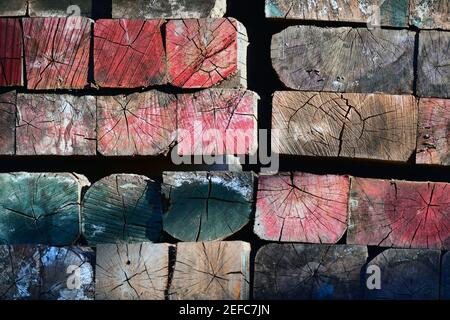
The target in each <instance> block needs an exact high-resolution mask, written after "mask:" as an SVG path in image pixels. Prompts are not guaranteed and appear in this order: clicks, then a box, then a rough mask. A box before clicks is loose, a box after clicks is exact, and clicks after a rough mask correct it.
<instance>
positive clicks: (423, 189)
mask: <svg viewBox="0 0 450 320" xmlns="http://www.w3.org/2000/svg"><path fill="white" fill-rule="evenodd" d="M448 188H449V184H447V183H432V182H408V181H396V180H391V181H388V180H376V179H364V178H352V182H351V191H350V205H349V210H350V223H349V228H348V233H347V242H348V243H350V244H360V245H374V246H382V247H391V246H392V247H399V248H424V249H440V250H448V249H449V248H450V208H449V206H448V203H449V193H448Z"/></svg>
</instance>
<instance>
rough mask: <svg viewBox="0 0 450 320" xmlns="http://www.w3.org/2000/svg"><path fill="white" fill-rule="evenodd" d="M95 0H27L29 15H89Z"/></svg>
mask: <svg viewBox="0 0 450 320" xmlns="http://www.w3.org/2000/svg"><path fill="white" fill-rule="evenodd" d="M92 1H95V0H28V12H29V15H30V16H31V17H69V16H83V17H90V16H91V12H92Z"/></svg>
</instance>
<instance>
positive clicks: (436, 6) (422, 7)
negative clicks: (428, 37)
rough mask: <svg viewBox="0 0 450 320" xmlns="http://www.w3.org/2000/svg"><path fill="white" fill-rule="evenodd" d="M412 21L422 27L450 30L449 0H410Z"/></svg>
mask: <svg viewBox="0 0 450 320" xmlns="http://www.w3.org/2000/svg"><path fill="white" fill-rule="evenodd" d="M410 7H411V8H410V10H411V13H410V23H411V25H414V26H416V27H418V28H420V29H444V30H450V2H449V1H448V0H410Z"/></svg>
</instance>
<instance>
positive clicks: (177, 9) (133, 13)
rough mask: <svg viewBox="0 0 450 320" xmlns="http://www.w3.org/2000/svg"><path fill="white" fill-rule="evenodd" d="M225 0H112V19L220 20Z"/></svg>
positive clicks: (224, 8) (225, 5) (224, 9)
mask: <svg viewBox="0 0 450 320" xmlns="http://www.w3.org/2000/svg"><path fill="white" fill-rule="evenodd" d="M226 9H227V3H226V0H169V1H167V0H153V1H148V0H112V16H113V18H144V19H159V18H164V19H189V18H192V19H199V18H221V17H223V16H224V14H225V12H226Z"/></svg>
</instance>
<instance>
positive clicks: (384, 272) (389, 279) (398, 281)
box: [366, 249, 440, 300]
mask: <svg viewBox="0 0 450 320" xmlns="http://www.w3.org/2000/svg"><path fill="white" fill-rule="evenodd" d="M439 259H440V252H439V251H436V250H404V249H387V250H386V251H383V252H382V253H380V254H379V255H378V256H376V257H375V258H374V259H373V260H372V261H370V262H369V264H368V266H367V268H371V267H373V266H375V267H377V268H379V270H380V272H381V288H380V289H375V290H368V289H366V298H367V299H369V300H374V299H377V300H382V299H383V300H437V299H439Z"/></svg>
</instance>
